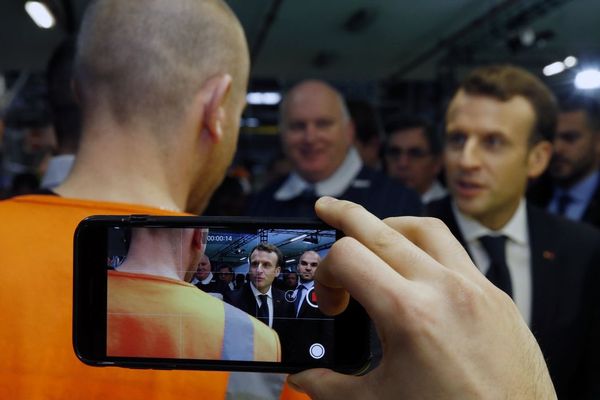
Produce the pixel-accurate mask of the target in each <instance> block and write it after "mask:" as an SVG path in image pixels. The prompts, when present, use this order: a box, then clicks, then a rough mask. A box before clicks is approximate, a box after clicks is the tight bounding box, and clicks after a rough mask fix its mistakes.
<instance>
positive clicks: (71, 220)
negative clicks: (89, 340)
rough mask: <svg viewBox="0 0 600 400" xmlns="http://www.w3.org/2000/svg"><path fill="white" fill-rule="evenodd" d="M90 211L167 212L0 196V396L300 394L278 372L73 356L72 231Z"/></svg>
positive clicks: (47, 197) (287, 396)
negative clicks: (146, 366) (106, 362)
mask: <svg viewBox="0 0 600 400" xmlns="http://www.w3.org/2000/svg"><path fill="white" fill-rule="evenodd" d="M94 214H155V215H157V214H158V215H160V214H163V215H164V214H167V213H166V212H165V211H162V210H159V209H154V208H149V207H144V206H138V205H128V204H119V203H107V202H96V201H86V200H76V199H65V198H61V197H58V196H50V195H35V196H22V197H17V198H13V199H9V200H5V201H2V202H0V221H1V223H0V285H1V286H0V287H1V290H0V304H1V305H2V309H1V315H2V324H1V326H0V398H5V399H27V400H36V399H47V398H55V399H102V400H104V399H107V398H109V399H111V400H117V399H127V400H131V399H143V400H150V399H178V400H181V399H191V398H194V399H235V398H240V397H241V398H243V397H246V398H254V397H257V393H258V397H257V398H264V399H277V398H280V399H286V400H287V399H296V398H298V399H306V398H307V397H306V396H305V395H303V394H300V393H298V392H294V391H293V390H291V389H290V388H289V387H287V386H285V385H283V380H284V376H283V375H276V374H248V373H232V374H228V373H224V372H208V371H154V370H137V369H125V368H115V367H90V366H87V365H85V364H83V363H82V362H81V361H79V360H78V359H77V357H76V356H75V353H74V351H73V346H72V333H71V326H72V321H71V315H72V312H71V310H72V298H73V257H72V254H73V232H74V230H75V227H76V226H77V224H78V223H79V221H81V220H82V219H83V218H85V217H87V216H89V215H94ZM169 214H171V215H172V214H173V213H169ZM253 396H254V397H253Z"/></svg>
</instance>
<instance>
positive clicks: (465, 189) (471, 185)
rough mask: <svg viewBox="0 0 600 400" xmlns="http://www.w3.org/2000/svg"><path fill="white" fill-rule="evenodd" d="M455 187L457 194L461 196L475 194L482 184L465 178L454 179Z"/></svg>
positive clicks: (482, 187)
mask: <svg viewBox="0 0 600 400" xmlns="http://www.w3.org/2000/svg"><path fill="white" fill-rule="evenodd" d="M455 187H456V189H457V194H458V195H459V196H463V197H473V196H476V195H477V194H479V193H480V192H481V191H482V190H483V189H484V186H483V185H481V184H480V183H478V182H475V181H471V180H466V179H459V180H458V181H456V184H455Z"/></svg>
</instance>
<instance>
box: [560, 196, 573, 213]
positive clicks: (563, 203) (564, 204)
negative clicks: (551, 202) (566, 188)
mask: <svg viewBox="0 0 600 400" xmlns="http://www.w3.org/2000/svg"><path fill="white" fill-rule="evenodd" d="M572 202H573V197H571V195H570V194H569V193H563V194H561V195H560V196H558V200H557V207H556V212H557V214H558V215H565V212H566V211H567V208H568V207H569V206H570V205H571V203H572Z"/></svg>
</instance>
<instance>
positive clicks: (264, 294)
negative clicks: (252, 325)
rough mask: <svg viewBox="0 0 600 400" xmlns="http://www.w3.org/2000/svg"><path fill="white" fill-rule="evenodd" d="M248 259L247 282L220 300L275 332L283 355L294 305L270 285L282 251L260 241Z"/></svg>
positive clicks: (280, 261) (278, 267)
mask: <svg viewBox="0 0 600 400" xmlns="http://www.w3.org/2000/svg"><path fill="white" fill-rule="evenodd" d="M248 261H249V263H250V266H249V273H250V281H249V282H246V283H245V284H244V286H242V288H241V289H238V290H234V291H230V292H225V294H224V300H225V301H226V302H228V303H230V304H232V305H233V306H235V307H237V308H239V309H241V310H243V311H245V312H247V313H248V314H250V315H252V316H254V317H256V318H258V319H259V320H260V321H262V322H263V323H265V324H266V325H268V326H269V327H271V328H273V329H274V330H275V331H277V333H278V334H279V337H280V340H281V345H282V352H283V355H282V356H283V357H285V355H286V347H287V342H286V338H287V337H288V333H287V328H288V321H289V320H290V319H292V318H294V305H293V303H292V302H290V301H287V300H286V299H285V294H284V292H283V291H282V290H279V289H277V288H276V287H275V286H273V281H274V280H275V279H276V278H277V277H278V276H279V273H280V272H281V266H282V264H283V262H284V260H283V254H282V253H281V250H279V248H278V247H277V246H274V245H272V244H270V243H260V244H259V245H257V246H256V247H255V248H254V249H252V251H251V252H250V256H249V257H248Z"/></svg>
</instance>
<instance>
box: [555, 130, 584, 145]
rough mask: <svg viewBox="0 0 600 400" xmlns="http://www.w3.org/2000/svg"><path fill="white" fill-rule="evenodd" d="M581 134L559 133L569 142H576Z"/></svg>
mask: <svg viewBox="0 0 600 400" xmlns="http://www.w3.org/2000/svg"><path fill="white" fill-rule="evenodd" d="M580 137H581V135H580V134H579V132H565V133H561V134H559V135H558V138H559V139H560V140H562V141H564V142H567V143H575V142H576V141H577V140H578V139H579V138H580Z"/></svg>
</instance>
